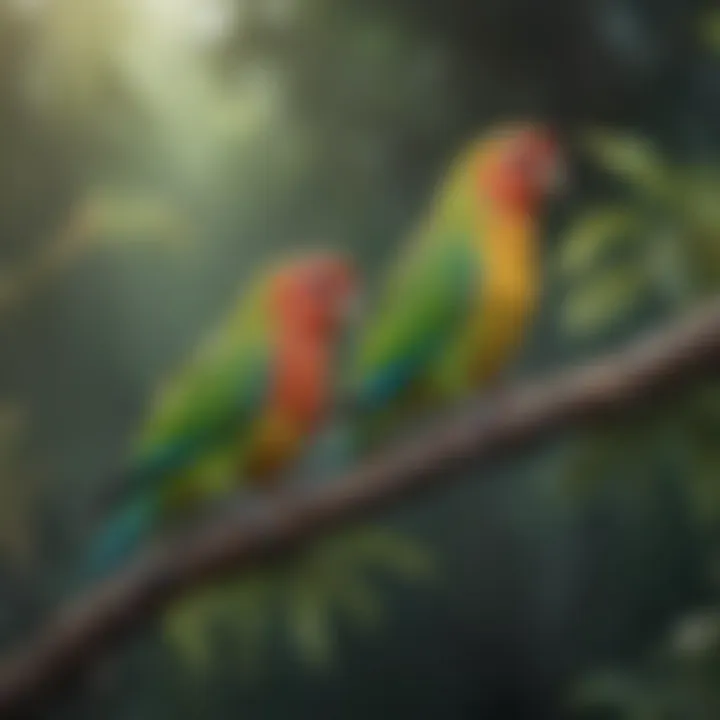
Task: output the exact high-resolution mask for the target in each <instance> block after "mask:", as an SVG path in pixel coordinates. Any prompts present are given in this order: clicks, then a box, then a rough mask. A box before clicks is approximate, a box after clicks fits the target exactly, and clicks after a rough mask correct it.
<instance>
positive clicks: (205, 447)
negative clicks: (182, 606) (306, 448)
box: [91, 252, 358, 572]
mask: <svg viewBox="0 0 720 720" xmlns="http://www.w3.org/2000/svg"><path fill="white" fill-rule="evenodd" d="M357 291H358V287H357V278H356V274H355V270H354V268H353V265H352V263H351V262H350V261H349V260H348V259H346V258H344V257H341V256H340V255H337V254H332V253H322V252H316V253H314V254H308V255H306V256H302V257H299V258H298V259H294V260H290V261H287V262H285V263H283V264H281V265H279V266H276V267H273V268H271V269H270V270H269V271H267V272H266V273H264V274H263V275H262V277H260V278H259V280H258V281H257V282H256V283H255V285H254V286H253V287H252V288H251V290H250V291H249V292H248V293H246V294H243V295H242V296H241V298H240V299H239V301H238V302H237V305H236V307H235V308H234V309H233V310H232V311H231V313H230V315H229V317H228V318H227V319H226V321H225V322H224V323H223V324H222V325H221V326H220V328H219V330H218V331H217V332H216V334H215V335H214V336H213V337H212V338H211V339H210V341H209V342H208V343H207V344H206V345H203V346H202V347H201V351H200V353H199V354H198V356H197V357H195V358H194V359H193V360H192V361H191V362H190V363H189V365H188V366H187V367H186V368H185V369H183V370H181V371H180V372H179V373H178V374H177V375H176V376H175V377H174V378H172V380H171V381H170V383H169V384H168V385H167V387H166V388H165V389H164V390H163V391H162V392H161V393H160V394H159V397H158V398H157V400H156V402H155V404H154V406H153V409H152V412H151V413H150V414H149V417H148V419H147V422H146V423H145V425H144V427H143V429H142V431H141V433H140V437H139V439H138V442H137V444H136V446H135V448H134V451H133V452H132V454H131V457H130V461H129V468H128V470H127V473H126V475H125V477H126V491H125V494H126V496H127V498H128V499H127V500H126V501H125V503H124V506H123V507H122V508H121V510H120V512H119V514H118V515H117V516H116V518H115V519H114V520H113V522H112V523H111V524H110V526H109V527H108V528H107V529H106V531H105V532H104V534H102V535H101V537H100V540H99V542H98V543H97V544H96V546H95V547H94V548H93V552H92V559H91V565H92V567H93V568H94V571H93V572H106V571H107V570H108V569H109V568H111V567H114V566H115V565H116V564H117V563H118V562H120V561H122V560H124V558H125V557H126V556H127V554H128V553H130V552H132V550H133V549H134V548H135V547H136V546H137V545H138V544H139V543H141V542H142V541H143V540H144V539H145V538H146V537H147V535H148V534H149V533H151V532H152V531H153V530H155V529H157V528H158V527H159V526H161V525H163V524H164V523H166V522H168V521H172V520H173V518H178V517H183V516H184V515H187V514H188V513H189V512H190V511H191V510H192V509H193V508H194V507H195V506H196V505H197V504H201V503H203V502H206V501H211V500H212V499H213V498H216V497H217V496H218V495H223V494H225V493H228V492H230V491H232V490H233V489H234V488H235V487H236V486H237V485H238V484H243V483H245V484H248V485H255V486H257V485H267V484H272V483H273V481H274V479H275V478H277V473H278V472H279V471H281V470H282V469H283V468H284V467H286V466H287V465H288V463H290V462H291V461H292V460H293V459H294V458H295V457H296V456H297V455H298V453H299V452H300V451H301V449H302V447H303V444H304V443H305V442H306V441H307V439H308V438H309V437H310V435H311V434H312V432H313V431H314V429H315V428H316V426H317V425H318V422H319V421H320V419H321V418H322V415H323V413H324V412H325V410H326V408H327V406H328V403H329V402H330V399H331V392H332V389H331V385H332V379H333V372H332V365H333V362H334V359H333V355H334V350H335V348H336V345H337V342H338V340H339V338H340V337H341V336H342V330H343V329H344V326H345V322H346V317H347V315H348V311H349V308H350V306H351V305H352V304H353V298H354V297H355V295H356V293H357Z"/></svg>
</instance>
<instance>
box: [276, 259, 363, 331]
mask: <svg viewBox="0 0 720 720" xmlns="http://www.w3.org/2000/svg"><path fill="white" fill-rule="evenodd" d="M358 292H359V288H358V281H357V276H356V271H355V268H354V266H353V264H352V263H351V261H350V260H348V259H347V258H345V257H344V256H342V255H340V254H339V253H333V252H315V253H312V254H307V255H304V256H302V257H300V258H298V259H295V260H292V261H289V262H288V263H286V264H285V265H284V266H283V267H281V268H280V269H279V270H278V271H277V273H276V274H275V275H274V277H273V278H272V280H271V298H272V306H273V311H274V312H275V313H276V316H277V317H278V319H279V322H280V324H281V325H282V326H284V327H286V328H292V329H293V330H295V331H298V332H303V333H309V334H313V335H317V336H324V337H328V336H331V335H333V334H336V333H338V332H341V331H342V330H343V329H344V328H345V327H346V326H347V325H348V323H349V322H350V320H351V319H352V315H353V313H354V310H355V307H356V304H357V300H358Z"/></svg>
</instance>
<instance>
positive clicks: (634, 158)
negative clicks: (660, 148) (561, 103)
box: [585, 130, 668, 197]
mask: <svg viewBox="0 0 720 720" xmlns="http://www.w3.org/2000/svg"><path fill="white" fill-rule="evenodd" d="M585 145H586V147H587V149H588V151H589V152H590V154H591V155H592V156H593V157H594V158H595V160H596V161H597V162H598V163H599V164H600V165H601V166H602V167H604V168H605V169H606V170H608V171H609V172H611V173H612V174H614V175H617V176H618V177H620V178H621V179H623V180H625V181H626V182H628V183H630V184H631V185H633V186H634V187H635V188H636V189H638V190H643V191H646V192H649V193H651V194H652V195H653V196H656V197H657V196H658V195H661V196H663V197H664V196H665V194H666V191H667V188H668V177H667V176H668V171H667V168H666V165H665V163H664V161H663V159H662V157H661V156H660V155H659V154H658V153H657V152H656V150H655V149H654V147H653V146H652V144H651V143H650V142H649V141H647V140H645V139H644V138H641V137H636V136H632V135H628V134H621V133H611V132H607V131H602V130H601V131H598V130H595V131H591V132H590V133H588V135H587V137H586V140H585Z"/></svg>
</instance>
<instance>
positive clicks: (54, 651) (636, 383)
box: [0, 300, 720, 718]
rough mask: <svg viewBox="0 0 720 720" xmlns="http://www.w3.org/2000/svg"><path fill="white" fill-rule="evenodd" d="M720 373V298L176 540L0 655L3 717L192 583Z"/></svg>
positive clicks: (66, 678)
mask: <svg viewBox="0 0 720 720" xmlns="http://www.w3.org/2000/svg"><path fill="white" fill-rule="evenodd" d="M710 374H715V375H717V376H720V300H715V301H714V302H711V303H710V304H709V305H707V306H705V307H703V308H701V309H699V310H697V311H695V312H694V313H693V314H691V315H689V316H688V317H686V318H685V319H683V320H682V321H680V322H679V323H678V324H676V325H674V326H673V327H671V328H669V329H665V330H662V331H660V332H657V333H655V334H653V335H651V336H649V337H647V338H645V339H642V340H640V341H639V342H637V343H636V344H635V345H633V346H632V347H630V348H629V349H626V350H623V351H621V352H618V353H616V354H613V355H609V356H607V357H605V358H603V359H601V360H597V361H595V362H593V363H591V364H589V365H587V366H584V367H581V368H576V369H572V370H569V371H563V372H560V373H558V374H557V375H554V376H550V377H545V378H542V379H540V380H538V381H534V382H530V383H527V384H525V385H521V386H518V387H516V388H515V389H512V390H509V391H508V393H507V394H506V395H505V396H504V397H502V398H498V399H497V401H496V402H491V403H489V404H486V405H485V406H484V407H483V408H482V411H479V410H478V408H475V409H470V410H469V411H463V412H458V413H457V414H456V415H455V416H453V417H451V418H449V419H446V420H444V421H443V422H442V423H441V424H440V427H439V428H438V429H436V430H435V431H434V432H432V433H430V434H429V435H428V436H427V437H422V438H421V439H417V438H415V439H412V441H411V442H408V443H403V444H401V446H400V447H398V448H394V449H392V450H390V451H389V452H387V453H386V454H384V455H381V456H379V457H377V458H375V459H373V460H370V461H369V462H368V463H366V464H364V465H363V466H362V467H360V468H359V469H357V470H355V471H352V472H350V473H348V474H346V475H345V476H344V477H342V478H339V479H338V480H337V482H333V483H329V484H326V485H322V486H318V487H315V488H313V489H310V490H308V489H302V490H294V491H292V490H288V491H287V492H284V493H282V494H280V495H278V496H275V497H274V498H272V499H270V500H268V501H267V502H266V503H262V504H260V505H259V506H258V507H254V508H253V511H252V513H248V512H247V511H239V514H238V515H237V517H233V516H231V517H228V518H227V519H224V520H223V521H222V522H220V523H218V522H217V521H216V522H215V523H208V524H207V525H206V526H203V527H202V528H200V530H199V531H197V532H196V533H193V535H192V536H187V537H185V538H183V539H180V540H174V541H172V540H171V541H168V543H167V544H166V545H165V546H161V547H159V548H156V549H154V550H152V551H151V552H148V554H147V555H146V556H144V557H142V558H141V559H140V560H139V561H138V562H136V563H135V564H133V565H132V566H131V567H129V568H128V569H127V570H125V571H122V572H121V573H120V574H118V575H117V576H116V577H114V578H111V579H110V580H109V581H107V582H106V583H104V584H102V585H101V586H100V587H98V588H97V589H94V590H91V591H90V592H89V593H88V595H87V596H85V597H83V598H80V599H79V600H77V601H75V602H72V603H70V605H69V606H68V607H66V608H64V609H61V610H60V611H59V612H58V613H57V616H56V617H54V618H52V619H51V620H50V621H49V622H48V624H47V626H46V627H45V628H44V629H42V630H41V631H40V632H39V633H38V635H37V637H36V638H34V639H32V640H30V641H28V642H27V643H26V644H25V645H24V646H23V647H21V648H19V649H18V650H16V651H15V652H14V653H10V654H9V655H8V656H7V657H6V658H5V660H4V661H3V662H2V663H0V717H3V718H6V717H17V716H22V717H26V716H27V714H28V713H30V712H32V711H33V709H37V708H38V707H39V706H40V703H42V702H45V701H47V699H48V698H49V697H51V695H52V694H53V693H54V692H56V691H58V690H60V689H62V688H65V687H68V686H69V685H70V684H71V683H72V681H73V680H75V679H77V678H78V677H80V676H81V675H82V673H83V671H84V670H87V669H88V668H90V667H91V666H92V664H93V662H94V661H96V660H97V659H98V658H99V657H101V656H102V655H103V654H105V653H108V652H109V651H110V650H111V649H112V648H113V647H114V646H115V645H117V644H118V643H119V642H120V641H121V640H123V638H125V637H126V636H127V635H128V634H129V633H130V632H132V631H133V630H135V629H137V628H138V627H139V626H141V625H142V624H143V623H144V622H145V621H147V620H149V619H150V618H152V617H153V615H154V614H155V613H158V612H159V611H160V610H161V609H162V608H163V607H165V606H166V605H167V604H168V603H170V602H171V601H172V600H173V599H175V598H177V597H179V596H180V595H181V594H182V593H183V592H185V591H187V590H188V589H190V588H193V587H196V586H198V585H200V584H202V583H205V582H207V581H209V580H211V579H213V578H218V577H220V576H223V575H227V574H229V573H234V574H238V573H242V572H248V571H249V570H250V569H252V568H253V567H256V566H258V565H259V564H262V563H264V562H267V561H269V560H271V559H272V558H273V557H275V556H277V555H279V554H282V553H283V552H284V551H287V550H289V549H291V548H294V547H296V545H297V544H298V543H301V542H305V541H308V540H310V539H312V538H315V537H316V536H318V535H320V534H321V533H324V532H326V531H328V530H330V529H331V528H333V527H335V526H338V525H340V524H342V523H344V522H346V521H348V520H350V519H353V518H357V517H360V516H366V515H368V514H369V513H370V512H372V511H376V510H379V509H382V508H385V507H387V506H390V505H392V504H394V503H398V502H399V501H400V500H402V499H403V498H405V497H407V496H411V495H416V494H418V493H420V492H421V491H423V490H427V489H430V488H436V489H439V488H441V487H443V486H445V485H446V484H447V483H449V482H451V481H452V478H453V474H454V473H453V472H452V471H454V470H458V469H462V468H463V467H477V466H478V464H479V463H481V462H483V463H484V462H487V461H489V460H492V459H495V458H497V457H499V456H501V455H507V454H509V453H511V452H513V451H517V450H519V449H521V448H522V447H524V446H526V445H527V444H528V443H530V442H532V441H535V440H538V439H540V438H541V437H544V436H545V435H547V434H548V433H551V432H554V431H557V430H558V429H560V428H562V427H567V426H575V425H576V424H579V423H589V422H595V421H598V420H599V419H602V418H607V417H608V416H612V415H614V414H617V413H623V412H626V411H628V410H629V409H632V408H633V407H634V406H636V405H638V404H641V403H645V402H647V401H652V400H654V399H655V398H656V397H657V396H658V395H659V394H663V393H666V392H667V391H671V390H672V389H673V388H674V387H677V386H678V385H680V384H683V383H687V382H690V381H692V380H693V379H694V378H695V377H696V376H700V375H705V376H708V375H710Z"/></svg>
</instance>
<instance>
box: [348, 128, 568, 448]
mask: <svg viewBox="0 0 720 720" xmlns="http://www.w3.org/2000/svg"><path fill="white" fill-rule="evenodd" d="M562 167H563V165H562V162H561V159H560V152H559V149H558V145H557V142H556V140H555V139H554V137H553V135H552V133H551V132H550V131H549V130H548V129H546V128H544V127H540V126H535V125H531V124H516V125H507V126H503V127H501V128H498V129H495V130H494V131H492V132H490V133H488V134H486V135H484V136H482V137H480V138H479V139H478V140H475V141H474V142H472V143H471V144H470V146H469V147H467V148H466V149H465V150H464V151H463V152H462V153H461V154H460V156H459V157H458V158H457V159H456V161H455V162H454V163H453V164H452V166H451V167H450V169H449V172H448V174H447V176H446V177H445V178H444V179H443V181H442V182H441V183H440V185H439V188H438V190H437V192H436V195H435V196H434V199H433V202H432V203H431V207H430V209H429V212H428V213H427V215H426V216H425V217H424V218H423V220H422V222H421V223H420V225H419V227H418V228H417V229H416V231H415V232H414V233H413V234H412V235H411V236H410V238H409V242H408V244H407V245H406V246H405V247H404V249H403V254H402V255H401V256H400V257H399V259H398V261H397V262H396V263H395V266H394V267H393V269H392V271H391V273H390V275H389V277H388V278H387V282H386V285H385V288H384V292H383V293H382V294H381V296H380V299H379V301H378V303H377V305H376V306H375V308H374V311H372V312H371V313H370V315H369V319H368V321H367V323H366V324H365V327H364V328H363V330H362V331H361V333H360V335H359V339H358V342H357V344H356V346H355V350H354V351H353V353H352V357H351V360H350V363H349V367H348V373H347V388H346V391H347V393H348V396H349V400H350V403H349V404H350V405H351V406H352V407H353V409H354V412H355V413H356V421H357V425H358V427H360V428H364V430H362V431H359V432H360V433H361V434H363V433H364V434H365V435H368V434H370V435H372V434H373V433H374V432H376V431H377V427H378V424H380V425H381V426H383V427H384V426H385V425H386V424H387V422H388V420H389V419H395V418H397V416H398V415H400V416H403V414H406V413H408V412H409V411H414V410H417V409H418V407H428V406H434V404H437V403H445V402H448V401H451V400H453V399H455V398H459V397H462V396H464V395H465V394H467V393H468V392H469V391H471V390H473V389H475V388H478V387H480V386H482V385H484V384H486V383H489V382H490V381H491V380H492V379H493V378H494V377H496V376H497V374H498V372H499V371H500V370H502V369H503V368H504V366H505V365H506V364H507V363H508V362H509V360H510V358H512V356H513V354H514V353H515V352H516V350H517V349H518V347H519V345H520V343H521V340H522V339H523V336H524V334H525V331H526V328H527V325H528V321H529V319H530V317H531V315H532V312H533V309H534V308H535V305H536V304H537V298H538V286H539V273H540V220H541V213H542V210H543V205H544V201H545V200H546V198H547V197H548V195H549V194H550V193H551V191H552V190H553V189H554V188H555V187H556V184H557V181H558V179H559V175H560V172H561V170H562Z"/></svg>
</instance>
